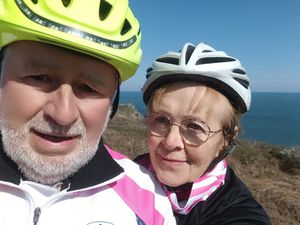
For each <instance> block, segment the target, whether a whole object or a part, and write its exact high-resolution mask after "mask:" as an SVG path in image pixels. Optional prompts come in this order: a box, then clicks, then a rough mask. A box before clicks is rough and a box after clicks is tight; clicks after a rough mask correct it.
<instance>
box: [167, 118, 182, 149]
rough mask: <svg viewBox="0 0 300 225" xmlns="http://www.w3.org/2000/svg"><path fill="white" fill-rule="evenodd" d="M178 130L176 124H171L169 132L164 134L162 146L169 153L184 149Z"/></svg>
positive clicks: (178, 127)
mask: <svg viewBox="0 0 300 225" xmlns="http://www.w3.org/2000/svg"><path fill="white" fill-rule="evenodd" d="M179 129H180V126H178V125H177V124H173V125H172V126H171V128H170V130H169V132H168V133H167V134H166V136H165V138H164V140H163V144H164V146H165V148H166V149H168V150H170V151H176V150H177V151H178V150H180V149H183V148H184V142H183V139H182V136H181V134H180V130H179Z"/></svg>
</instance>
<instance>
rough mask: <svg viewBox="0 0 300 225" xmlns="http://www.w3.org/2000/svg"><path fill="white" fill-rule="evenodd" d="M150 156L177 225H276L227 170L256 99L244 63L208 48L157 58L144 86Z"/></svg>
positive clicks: (146, 161)
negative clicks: (243, 119) (243, 118)
mask: <svg viewBox="0 0 300 225" xmlns="http://www.w3.org/2000/svg"><path fill="white" fill-rule="evenodd" d="M142 91H143V100H144V102H145V103H146V105H147V106H148V109H149V115H148V118H147V122H148V148H149V153H150V156H149V155H144V156H142V157H139V158H138V159H137V161H139V163H140V164H142V165H145V166H147V167H149V168H151V169H153V170H154V171H155V174H156V176H157V178H158V179H159V180H160V182H161V183H162V185H163V187H164V190H165V192H166V193H167V195H168V197H169V200H170V201H171V203H172V205H173V210H174V212H175V214H176V215H177V219H178V223H179V224H208V225H213V224H216V225H220V224H239V225H240V224H242V225H245V224H271V222H270V219H269V217H268V215H267V214H266V212H265V211H264V209H263V208H262V207H261V206H260V205H259V203H257V202H256V201H255V199H254V198H253V197H252V195H251V193H250V191H249V190H248V188H247V187H246V186H245V184H243V183H242V182H241V181H240V180H239V178H238V177H237V176H236V175H235V174H234V172H233V171H232V169H231V168H230V167H229V166H228V164H227V161H226V156H228V155H229V154H230V153H231V152H232V151H233V150H234V148H235V139H236V137H237V134H238V129H239V128H238V127H239V118H240V116H241V115H242V114H243V113H245V112H247V111H248V110H249V107H250V102H251V92H250V88H249V79H248V77H247V75H246V72H245V70H244V68H243V67H242V66H241V64H240V62H239V61H238V60H237V59H235V58H233V57H230V56H228V55H227V54H226V53H224V52H222V51H216V50H215V49H213V48H211V47H210V46H208V45H205V44H203V43H201V44H199V45H197V46H194V45H192V44H190V43H187V44H185V45H184V47H183V49H182V50H181V51H180V52H178V53H175V52H169V53H167V54H165V55H163V56H161V57H159V58H158V59H156V60H155V61H154V63H153V65H152V67H151V68H149V69H148V70H147V80H146V82H145V84H144V87H143V89H142ZM150 160H151V163H150Z"/></svg>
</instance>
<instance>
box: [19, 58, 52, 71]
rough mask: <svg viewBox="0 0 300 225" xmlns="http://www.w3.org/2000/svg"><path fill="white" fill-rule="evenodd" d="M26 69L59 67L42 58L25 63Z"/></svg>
mask: <svg viewBox="0 0 300 225" xmlns="http://www.w3.org/2000/svg"><path fill="white" fill-rule="evenodd" d="M25 68H26V69H31V68H49V69H57V66H56V65H54V64H53V63H50V62H45V61H41V60H31V61H28V62H26V63H25Z"/></svg>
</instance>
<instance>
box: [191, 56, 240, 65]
mask: <svg viewBox="0 0 300 225" xmlns="http://www.w3.org/2000/svg"><path fill="white" fill-rule="evenodd" d="M232 61H235V59H232V58H228V57H207V58H202V59H198V61H197V62H196V65H201V64H210V63H222V62H232Z"/></svg>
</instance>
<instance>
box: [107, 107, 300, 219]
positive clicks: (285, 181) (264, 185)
mask: <svg viewBox="0 0 300 225" xmlns="http://www.w3.org/2000/svg"><path fill="white" fill-rule="evenodd" d="M104 141H105V143H106V144H107V145H109V146H110V147H112V148H113V149H115V150H118V151H120V152H121V153H122V154H125V155H127V156H129V157H130V158H134V157H135V156H137V155H139V154H142V153H145V152H147V147H146V125H145V123H144V118H143V116H142V115H140V114H139V113H138V112H137V111H136V110H135V108H134V106H132V105H121V106H120V108H119V111H118V113H117V114H116V116H115V117H114V119H113V120H112V121H111V122H110V124H109V126H108V129H107V130H106V132H105V134H104ZM229 162H230V164H231V166H232V167H233V168H234V170H235V172H236V173H237V175H238V176H239V177H240V178H241V179H242V180H243V181H244V182H245V183H246V184H247V185H248V187H249V188H250V190H251V191H252V193H253V195H254V197H255V198H256V199H257V201H258V202H259V203H260V204H261V205H263V206H264V208H265V209H266V211H267V212H268V214H269V215H270V217H271V219H272V222H273V224H274V225H298V224H300V147H299V146H298V147H289V148H287V147H281V146H274V145H270V144H266V143H258V142H253V141H247V140H240V141H239V142H238V146H237V149H236V151H235V152H234V153H233V155H232V156H230V157H229Z"/></svg>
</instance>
